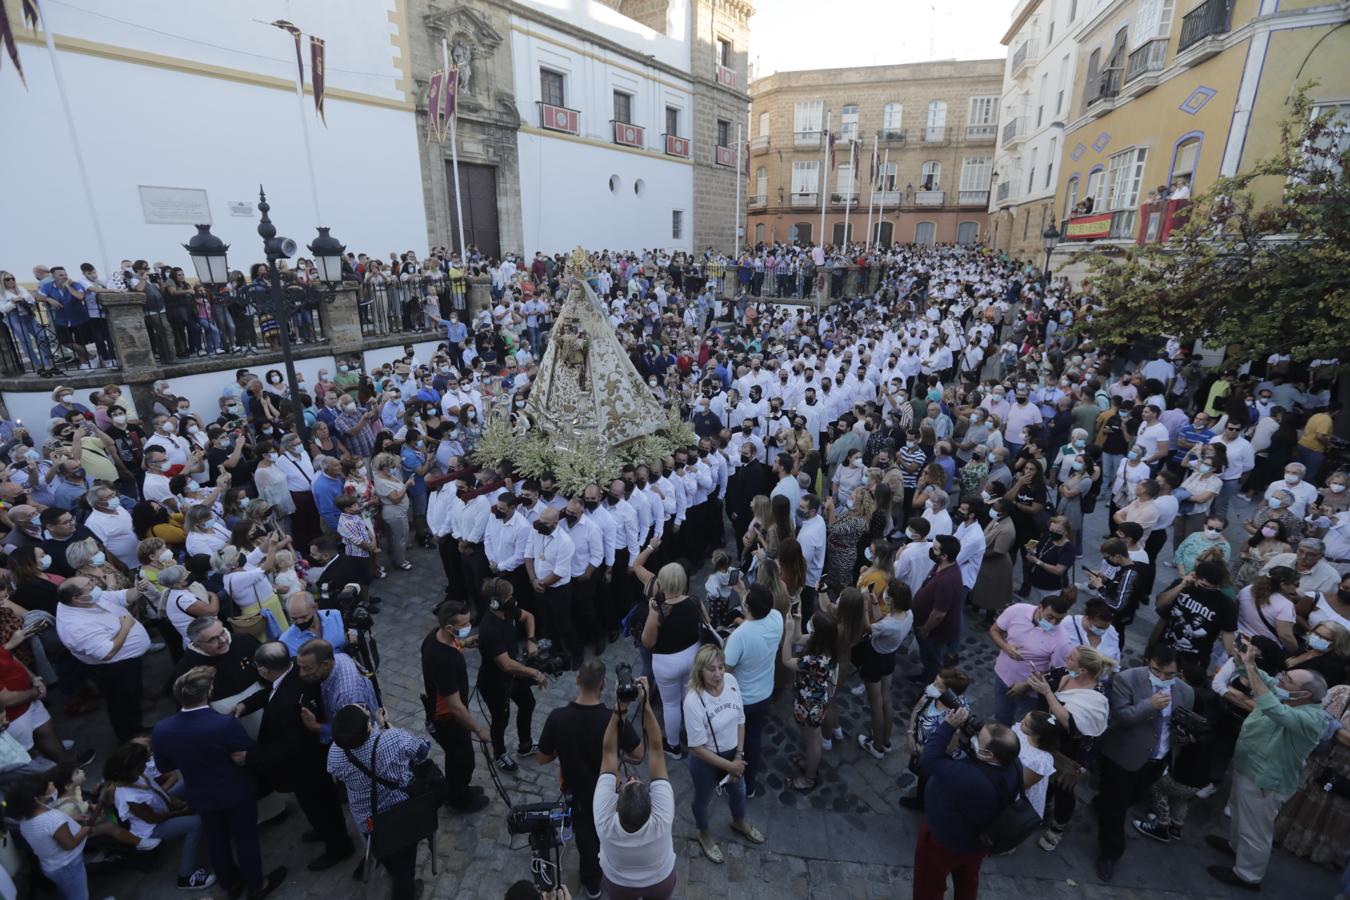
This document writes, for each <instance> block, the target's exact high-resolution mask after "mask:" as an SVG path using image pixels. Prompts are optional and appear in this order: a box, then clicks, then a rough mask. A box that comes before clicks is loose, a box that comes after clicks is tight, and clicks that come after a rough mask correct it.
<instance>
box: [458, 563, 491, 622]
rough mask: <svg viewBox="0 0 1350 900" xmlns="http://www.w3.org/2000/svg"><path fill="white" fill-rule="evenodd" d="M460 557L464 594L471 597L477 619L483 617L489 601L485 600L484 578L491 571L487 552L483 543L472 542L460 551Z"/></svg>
mask: <svg viewBox="0 0 1350 900" xmlns="http://www.w3.org/2000/svg"><path fill="white" fill-rule="evenodd" d="M459 559H460V563H461V567H460V572H461V573H462V574H463V576H464V596H465V597H467V598H469V601H470V605H471V606H472V607H473V608H474V609H476V610H477V611H478V614H477V615H476V616H475V617H474V620H475V621H477V620H478V619H481V618H483V614H484V613H485V612H486V611H487V602H486V601H484V600H483V580H484V579H486V578H487V576H488V573H489V572H490V571H491V570H490V569H489V568H488V562H487V554H486V553H484V552H483V545H482V544H470V545H469V549H467V550H465V551H462V552H461V553H460V555H459Z"/></svg>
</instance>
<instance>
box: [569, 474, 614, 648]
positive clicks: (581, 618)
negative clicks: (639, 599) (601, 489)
mask: <svg viewBox="0 0 1350 900" xmlns="http://www.w3.org/2000/svg"><path fill="white" fill-rule="evenodd" d="M561 521H562V525H563V528H564V529H565V530H566V531H567V536H568V537H570V538H571V539H572V573H571V574H572V609H574V610H575V611H576V620H577V622H578V627H577V636H578V637H579V638H580V640H581V643H582V645H583V646H584V645H586V644H592V643H593V644H595V645H596V646H597V649H598V650H599V651H603V650H604V644H603V642H604V640H605V635H604V632H603V631H602V630H601V628H600V620H599V618H598V616H597V615H596V611H595V596H596V587H597V585H598V582H599V577H598V575H599V572H600V569H601V567H603V566H604V564H605V537H604V535H603V534H602V533H601V531H600V526H598V525H596V524H595V521H594V519H593V518H592V517H591V516H590V515H589V514H588V513H586V512H585V507H584V506H583V505H582V503H581V500H579V499H577V498H575V497H574V498H572V499H571V500H569V501H567V505H566V506H565V507H564V508H563V511H562V520H561ZM597 655H598V654H597Z"/></svg>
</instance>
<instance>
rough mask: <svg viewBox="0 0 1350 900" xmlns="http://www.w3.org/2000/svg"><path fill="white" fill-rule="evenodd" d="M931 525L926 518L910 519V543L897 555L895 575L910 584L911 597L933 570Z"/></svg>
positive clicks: (908, 529) (906, 529) (907, 530)
mask: <svg viewBox="0 0 1350 900" xmlns="http://www.w3.org/2000/svg"><path fill="white" fill-rule="evenodd" d="M931 527H932V526H930V525H929V524H928V521H927V520H926V519H922V518H918V517H915V518H913V519H910V520H909V524H908V525H907V526H906V528H905V533H906V534H907V536H908V537H909V543H907V544H905V546H904V547H902V548H901V550H900V552H899V553H897V554H896V555H895V570H894V571H895V577H896V578H897V579H898V580H900V581H902V582H904V583H905V584H906V585H908V586H909V593H910V596H911V597H912V596H914V595H915V594H917V593H918V592H919V588H921V587H923V583H924V581H925V580H926V579H927V578H928V573H929V572H931V571H933V558H932V557H931V556H929V555H928V551H929V550H930V549H931V548H932V546H933V542H932V541H931V540H929V539H928V532H929V531H930V529H931ZM962 583H963V584H964V582H962Z"/></svg>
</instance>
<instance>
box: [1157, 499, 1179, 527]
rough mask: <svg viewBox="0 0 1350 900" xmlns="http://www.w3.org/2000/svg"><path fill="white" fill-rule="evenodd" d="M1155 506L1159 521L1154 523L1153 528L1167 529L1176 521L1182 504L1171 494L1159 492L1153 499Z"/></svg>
mask: <svg viewBox="0 0 1350 900" xmlns="http://www.w3.org/2000/svg"><path fill="white" fill-rule="evenodd" d="M1153 507H1154V509H1156V510H1157V511H1158V521H1157V522H1155V523H1153V530H1154V531H1166V530H1167V529H1169V528H1171V527H1172V523H1173V522H1175V521H1176V518H1177V511H1178V509H1180V507H1181V504H1179V503H1178V502H1177V498H1176V497H1174V496H1172V495H1171V494H1159V495H1158V496H1157V497H1156V498H1154V500H1153Z"/></svg>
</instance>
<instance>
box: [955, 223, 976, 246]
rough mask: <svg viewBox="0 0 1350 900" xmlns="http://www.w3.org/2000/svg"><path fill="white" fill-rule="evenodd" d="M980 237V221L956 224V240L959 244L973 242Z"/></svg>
mask: <svg viewBox="0 0 1350 900" xmlns="http://www.w3.org/2000/svg"><path fill="white" fill-rule="evenodd" d="M979 239H980V223H979V222H961V223H959V224H958V225H957V226H956V242H957V243H958V244H973V243H975V242H976V241H978V240H979Z"/></svg>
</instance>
